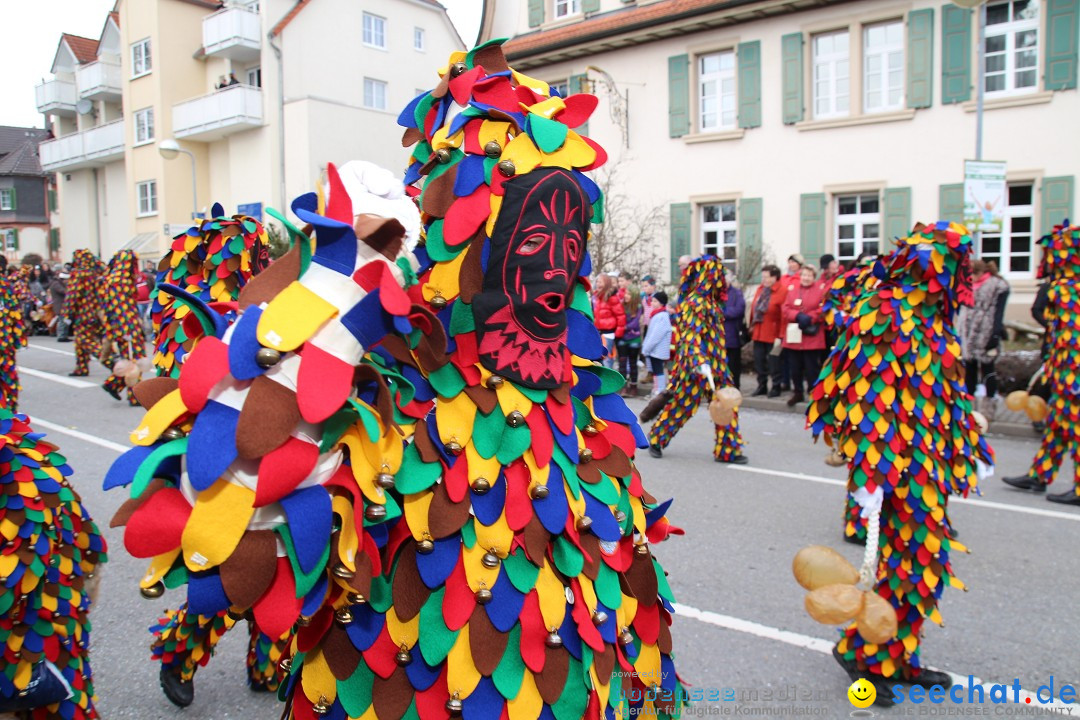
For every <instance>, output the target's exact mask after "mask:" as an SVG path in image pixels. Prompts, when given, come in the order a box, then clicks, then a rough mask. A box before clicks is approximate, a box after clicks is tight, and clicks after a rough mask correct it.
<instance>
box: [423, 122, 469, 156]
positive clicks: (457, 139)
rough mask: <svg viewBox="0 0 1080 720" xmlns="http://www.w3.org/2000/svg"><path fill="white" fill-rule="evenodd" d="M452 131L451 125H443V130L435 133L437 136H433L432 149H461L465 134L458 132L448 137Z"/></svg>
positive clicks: (440, 129)
mask: <svg viewBox="0 0 1080 720" xmlns="http://www.w3.org/2000/svg"><path fill="white" fill-rule="evenodd" d="M449 130H450V126H449V125H443V126H442V127H441V128H439V129H438V130H436V131H435V134H434V135H432V136H431V147H432V149H433V150H438V149H439V148H459V147H461V143H462V141H463V140H464V139H465V133H464V132H463V131H461V130H458V131H457V132H456V133H454V134H453V135H449V136H448V135H447V134H446V133H447V131H449Z"/></svg>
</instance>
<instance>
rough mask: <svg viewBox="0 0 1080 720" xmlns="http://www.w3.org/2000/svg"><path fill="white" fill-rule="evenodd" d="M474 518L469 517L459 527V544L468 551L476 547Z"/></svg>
mask: <svg viewBox="0 0 1080 720" xmlns="http://www.w3.org/2000/svg"><path fill="white" fill-rule="evenodd" d="M475 522H476V518H474V517H470V518H469V519H468V520H466V521H465V524H464V525H462V526H461V543H462V544H463V545H464V546H465V547H467V548H469V549H470V550H472V549H473V547H474V546H475V545H476V526H475V524H474V523H475Z"/></svg>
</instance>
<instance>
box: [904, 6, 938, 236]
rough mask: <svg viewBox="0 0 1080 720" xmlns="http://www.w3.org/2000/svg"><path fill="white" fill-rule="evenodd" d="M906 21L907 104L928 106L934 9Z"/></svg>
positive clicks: (915, 12) (931, 93) (931, 87)
mask: <svg viewBox="0 0 1080 720" xmlns="http://www.w3.org/2000/svg"><path fill="white" fill-rule="evenodd" d="M907 22H908V47H907V50H908V57H907V106H908V107H909V108H928V107H930V106H931V105H932V104H933V102H934V9H933V8H926V9H925V10H912V11H911V12H909V13H908V21H907ZM909 229H910V228H909Z"/></svg>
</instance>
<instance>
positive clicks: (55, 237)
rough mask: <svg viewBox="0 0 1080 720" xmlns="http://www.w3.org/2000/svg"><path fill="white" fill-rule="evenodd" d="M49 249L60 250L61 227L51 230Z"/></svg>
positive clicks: (52, 250)
mask: <svg viewBox="0 0 1080 720" xmlns="http://www.w3.org/2000/svg"><path fill="white" fill-rule="evenodd" d="M49 251H50V252H60V228H52V229H51V230H49Z"/></svg>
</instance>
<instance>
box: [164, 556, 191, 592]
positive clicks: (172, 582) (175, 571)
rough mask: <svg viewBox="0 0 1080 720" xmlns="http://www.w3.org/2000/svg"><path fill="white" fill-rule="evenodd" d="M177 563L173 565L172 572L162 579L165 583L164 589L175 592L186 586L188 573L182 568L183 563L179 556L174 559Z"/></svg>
mask: <svg viewBox="0 0 1080 720" xmlns="http://www.w3.org/2000/svg"><path fill="white" fill-rule="evenodd" d="M176 559H177V560H178V561H179V562H177V563H176V564H174V565H173V568H172V570H170V571H169V572H167V573H165V577H164V578H162V580H161V581H162V582H163V583H165V587H167V588H169V589H170V590H175V589H176V588H178V587H182V586H184V585H187V581H188V571H187V568H186V567H185V566H184V561H183V560H180V556H177V558H176Z"/></svg>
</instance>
